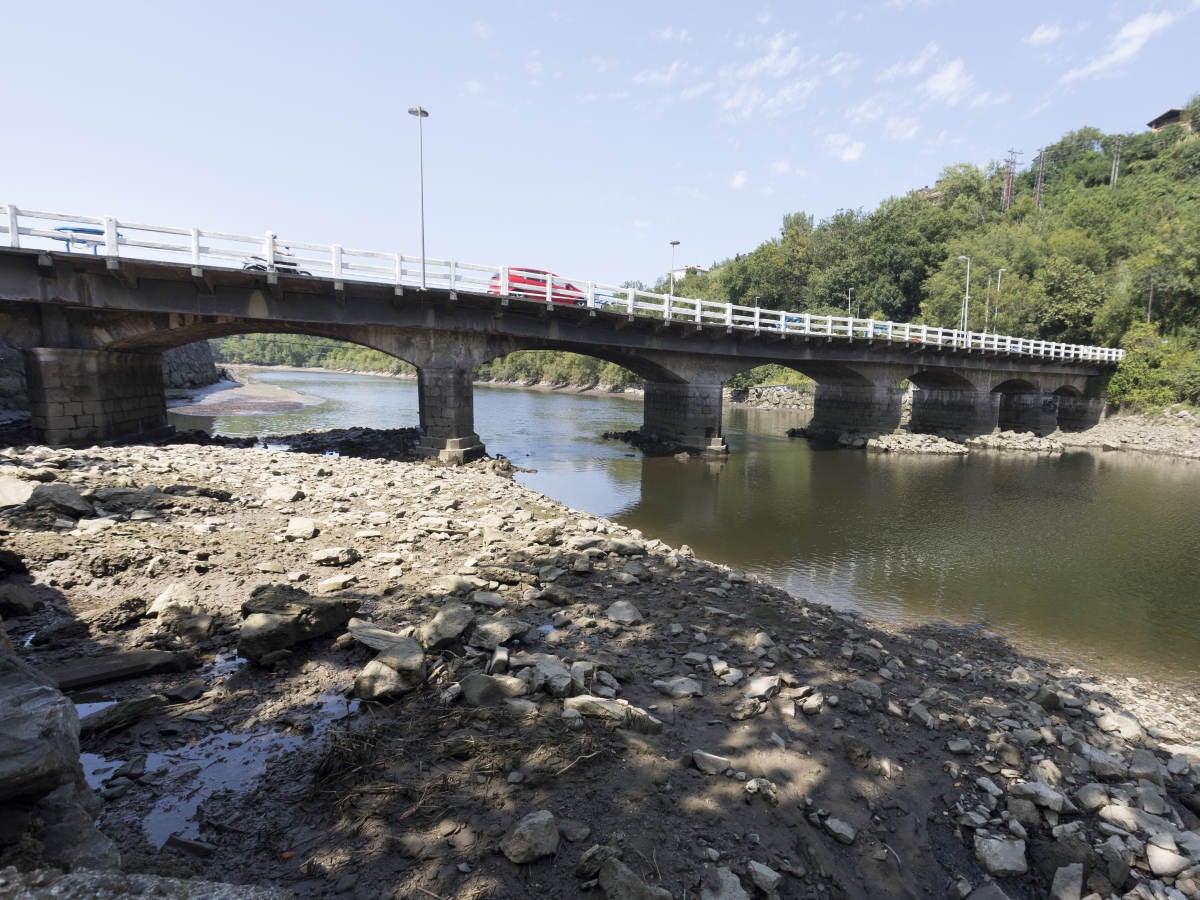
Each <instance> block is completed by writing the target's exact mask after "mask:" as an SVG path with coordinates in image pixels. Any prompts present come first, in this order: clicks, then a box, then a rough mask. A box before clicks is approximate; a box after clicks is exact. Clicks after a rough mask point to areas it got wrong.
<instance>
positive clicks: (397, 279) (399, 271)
mask: <svg viewBox="0 0 1200 900" xmlns="http://www.w3.org/2000/svg"><path fill="white" fill-rule="evenodd" d="M392 283H393V284H395V285H396V286H397V287H399V286H400V285H401V284H403V283H404V257H403V256H401V255H400V254H399V253H397V254H396V266H395V269H394V270H393V272H392Z"/></svg>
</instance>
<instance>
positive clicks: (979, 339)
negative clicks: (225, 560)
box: [0, 204, 1125, 363]
mask: <svg viewBox="0 0 1200 900" xmlns="http://www.w3.org/2000/svg"><path fill="white" fill-rule="evenodd" d="M0 236H3V237H0V243H7V245H8V246H10V247H27V248H34V249H42V250H60V251H61V250H66V251H69V252H84V253H87V252H90V253H93V254H95V255H98V256H104V257H106V258H108V259H111V260H120V259H140V260H150V261H162V262H174V263H185V264H190V265H191V266H192V267H193V269H197V270H203V269H205V268H226V269H229V268H232V269H239V268H240V269H246V270H253V271H264V272H270V273H274V274H276V275H284V276H288V277H309V276H311V277H319V278H325V279H331V280H332V281H333V282H334V287H335V289H341V288H342V287H343V286H344V283H345V282H347V281H350V282H354V281H358V282H374V283H383V284H391V285H395V286H396V288H397V289H400V288H406V287H414V288H423V287H428V288H436V289H443V290H449V291H451V292H457V291H464V292H470V293H476V294H491V295H494V296H496V297H497V299H498V302H500V303H502V304H507V303H508V302H510V300H512V299H516V300H518V301H520V302H523V303H542V304H545V305H546V306H549V307H553V306H555V305H560V304H569V305H576V306H583V307H588V308H590V309H593V310H596V311H597V312H603V313H609V314H614V315H624V316H631V317H638V318H654V319H661V320H664V321H667V322H672V323H679V324H681V325H684V326H688V325H692V326H701V327H704V326H717V327H724V328H726V329H728V330H730V331H748V332H754V333H756V334H760V335H763V334H777V335H780V336H784V335H795V336H799V337H805V338H824V339H826V340H831V341H832V340H839V341H851V342H858V341H866V342H888V343H902V344H905V345H909V346H914V347H938V348H946V349H957V350H964V351H970V350H979V351H983V352H988V353H993V354H998V355H1012V356H1027V357H1040V358H1045V359H1059V360H1067V361H1087V362H1104V363H1115V362H1118V361H1120V359H1121V358H1122V357H1123V356H1124V355H1125V351H1124V350H1120V349H1116V348H1111V347H1091V346H1084V345H1080V344H1061V343H1056V342H1052V341H1042V340H1033V339H1030V338H1019V337H1011V336H1008V335H999V334H993V333H991V332H973V331H966V332H963V331H958V330H956V329H950V328H938V327H934V326H928V325H912V324H908V323H905V322H882V321H878V320H875V319H860V318H857V317H852V316H834V315H823V316H818V315H813V314H811V313H797V312H787V311H783V310H777V309H762V308H761V307H757V306H738V305H735V304H730V303H718V302H716V301H713V300H704V299H701V298H696V297H680V296H675V295H673V294H670V293H668V294H658V293H654V292H652V291H643V290H636V289H633V288H626V287H619V286H615V285H609V284H602V283H599V282H594V281H583V280H578V279H569V278H564V277H561V276H558V275H553V274H550V273H547V272H539V270H533V269H527V268H515V267H510V266H490V265H478V264H474V263H463V262H458V261H456V260H449V259H436V258H431V257H426V258H425V259H424V260H423V261H422V259H421V257H419V256H408V255H404V254H401V253H388V252H384V251H378V250H360V249H355V248H352V247H344V246H342V245H340V244H313V243H309V242H307V241H298V240H290V239H286V238H281V237H279V236H278V235H277V234H275V233H274V232H270V231H268V232H267V233H266V234H264V235H263V236H262V237H257V236H254V235H241V234H230V233H227V232H220V231H206V230H203V229H200V228H186V227H177V226H168V225H147V224H144V223H138V222H129V221H125V220H117V219H115V218H113V217H112V216H81V215H67V214H64V213H52V212H44V211H37V210H28V209H19V208H18V207H16V206H14V205H12V204H8V205H4V206H0Z"/></svg>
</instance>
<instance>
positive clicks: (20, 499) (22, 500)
mask: <svg viewBox="0 0 1200 900" xmlns="http://www.w3.org/2000/svg"><path fill="white" fill-rule="evenodd" d="M35 487H37V482H35V481H26V480H25V479H24V478H17V477H16V476H14V475H0V509H2V508H4V507H5V506H24V505H25V504H26V503H27V502H28V501H29V498H30V497H31V496H32V495H33V489H34V488H35Z"/></svg>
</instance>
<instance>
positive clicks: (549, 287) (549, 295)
mask: <svg viewBox="0 0 1200 900" xmlns="http://www.w3.org/2000/svg"><path fill="white" fill-rule="evenodd" d="M553 303H554V276H553V275H549V274H548V275H547V276H546V305H547V306H551V305H552V304H553Z"/></svg>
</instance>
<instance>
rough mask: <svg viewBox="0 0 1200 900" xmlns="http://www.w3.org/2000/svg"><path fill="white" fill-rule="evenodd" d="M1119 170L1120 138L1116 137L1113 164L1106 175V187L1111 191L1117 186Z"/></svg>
mask: <svg viewBox="0 0 1200 900" xmlns="http://www.w3.org/2000/svg"><path fill="white" fill-rule="evenodd" d="M1120 171H1121V139H1120V138H1117V146H1116V147H1115V148H1114V149H1113V164H1112V172H1110V173H1109V176H1108V189H1109V190H1110V191H1111V190H1112V189H1113V188H1114V187H1116V186H1117V175H1118V174H1120Z"/></svg>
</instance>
